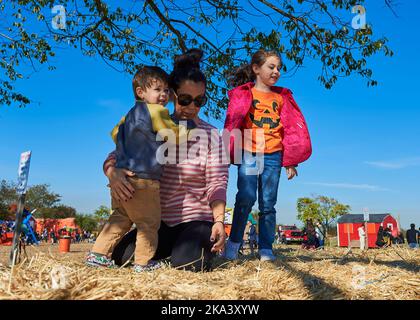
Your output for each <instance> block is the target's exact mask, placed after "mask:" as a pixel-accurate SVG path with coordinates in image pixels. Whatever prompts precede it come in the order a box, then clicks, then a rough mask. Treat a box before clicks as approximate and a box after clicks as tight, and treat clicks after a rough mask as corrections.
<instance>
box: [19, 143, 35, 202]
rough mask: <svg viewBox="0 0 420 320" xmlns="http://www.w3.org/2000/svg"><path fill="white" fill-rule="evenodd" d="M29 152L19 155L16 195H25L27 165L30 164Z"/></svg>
mask: <svg viewBox="0 0 420 320" xmlns="http://www.w3.org/2000/svg"><path fill="white" fill-rule="evenodd" d="M31 154H32V152H31V151H26V152H23V153H22V154H21V155H20V161H19V169H18V185H17V193H18V194H24V193H26V186H27V184H28V176H29V164H30V162H31Z"/></svg>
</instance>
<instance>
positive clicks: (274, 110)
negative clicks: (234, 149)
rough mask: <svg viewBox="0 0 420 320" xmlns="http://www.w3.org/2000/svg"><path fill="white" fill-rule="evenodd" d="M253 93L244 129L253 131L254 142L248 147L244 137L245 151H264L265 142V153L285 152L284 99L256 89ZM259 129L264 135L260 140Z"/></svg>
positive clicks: (278, 95)
mask: <svg viewBox="0 0 420 320" xmlns="http://www.w3.org/2000/svg"><path fill="white" fill-rule="evenodd" d="M251 92H252V97H253V100H252V106H251V108H250V109H249V111H248V114H247V116H246V117H245V123H244V129H252V135H251V136H252V141H251V143H248V145H247V143H246V142H245V140H246V135H244V149H245V150H247V151H250V152H257V151H262V145H261V143H262V141H264V142H265V146H264V149H263V150H264V153H273V152H276V151H280V150H283V144H282V137H283V125H282V124H281V122H280V110H281V108H282V107H283V97H282V96H281V95H280V94H278V93H275V92H262V91H258V90H256V89H255V88H252V89H251ZM257 129H260V131H259V132H261V133H263V137H258V139H257Z"/></svg>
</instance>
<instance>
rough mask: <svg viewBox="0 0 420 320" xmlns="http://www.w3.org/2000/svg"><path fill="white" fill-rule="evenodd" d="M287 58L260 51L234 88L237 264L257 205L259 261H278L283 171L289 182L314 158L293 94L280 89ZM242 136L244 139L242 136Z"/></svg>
mask: <svg viewBox="0 0 420 320" xmlns="http://www.w3.org/2000/svg"><path fill="white" fill-rule="evenodd" d="M281 64H282V62H281V58H280V56H279V55H278V54H277V53H276V52H274V51H265V50H262V49H261V50H259V51H257V52H256V53H255V54H254V55H253V56H252V60H251V63H250V64H248V65H245V66H242V67H240V68H238V69H237V70H236V71H235V72H234V73H233V75H232V77H231V79H230V82H231V84H232V86H233V87H235V88H234V89H233V90H231V91H229V93H228V95H229V105H228V110H227V115H226V121H225V130H228V131H230V132H231V138H230V156H231V162H232V163H233V164H235V165H238V182H237V187H238V192H237V194H236V202H235V208H234V214H233V222H232V229H231V233H230V236H229V240H228V242H227V245H226V249H225V253H224V256H225V257H226V258H227V259H229V260H234V259H236V258H237V255H238V250H239V248H240V246H241V242H242V238H243V233H244V230H245V226H246V223H247V220H248V216H249V214H250V213H251V210H252V207H253V206H254V203H255V201H256V200H257V191H258V205H259V211H260V213H259V243H258V249H259V256H260V259H261V260H262V261H268V260H269V261H272V260H275V256H274V254H273V250H272V246H273V242H274V235H275V227H276V210H275V208H274V206H275V204H276V201H277V190H278V185H279V179H280V171H281V167H282V166H284V167H285V168H286V173H287V177H288V179H289V180H290V179H292V178H293V177H294V176H296V175H297V170H296V167H297V165H298V164H299V163H301V162H303V161H305V160H306V159H308V158H309V156H310V155H311V153H312V147H311V141H310V137H309V132H308V128H307V125H306V122H305V119H304V117H303V115H302V113H301V111H300V109H299V107H298V106H297V104H296V102H295V100H294V99H293V96H292V92H291V91H290V90H289V89H286V88H282V87H275V86H274V84H275V83H276V82H277V80H278V79H279V77H280V68H281ZM238 132H239V135H238Z"/></svg>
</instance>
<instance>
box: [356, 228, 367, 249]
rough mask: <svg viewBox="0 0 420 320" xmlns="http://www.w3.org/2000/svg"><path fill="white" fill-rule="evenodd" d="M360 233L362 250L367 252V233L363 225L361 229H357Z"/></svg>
mask: <svg viewBox="0 0 420 320" xmlns="http://www.w3.org/2000/svg"><path fill="white" fill-rule="evenodd" d="M357 231H358V232H359V239H360V250H362V251H363V250H365V247H366V231H365V226H364V225H363V224H362V225H361V226H360V227H359V228H357Z"/></svg>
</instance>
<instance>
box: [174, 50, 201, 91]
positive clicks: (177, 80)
mask: <svg viewBox="0 0 420 320" xmlns="http://www.w3.org/2000/svg"><path fill="white" fill-rule="evenodd" d="M202 57H203V51H202V50H200V49H190V50H188V51H187V52H185V53H184V54H181V55H178V56H176V57H175V60H174V69H173V71H172V72H171V74H170V75H169V87H170V88H171V89H173V90H174V91H175V92H177V91H178V89H179V87H180V86H181V84H182V83H183V82H184V81H187V80H191V81H194V82H196V83H198V82H202V83H204V85H206V83H207V80H206V76H205V75H204V73H203V72H202V71H201V70H200V61H201V59H202Z"/></svg>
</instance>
